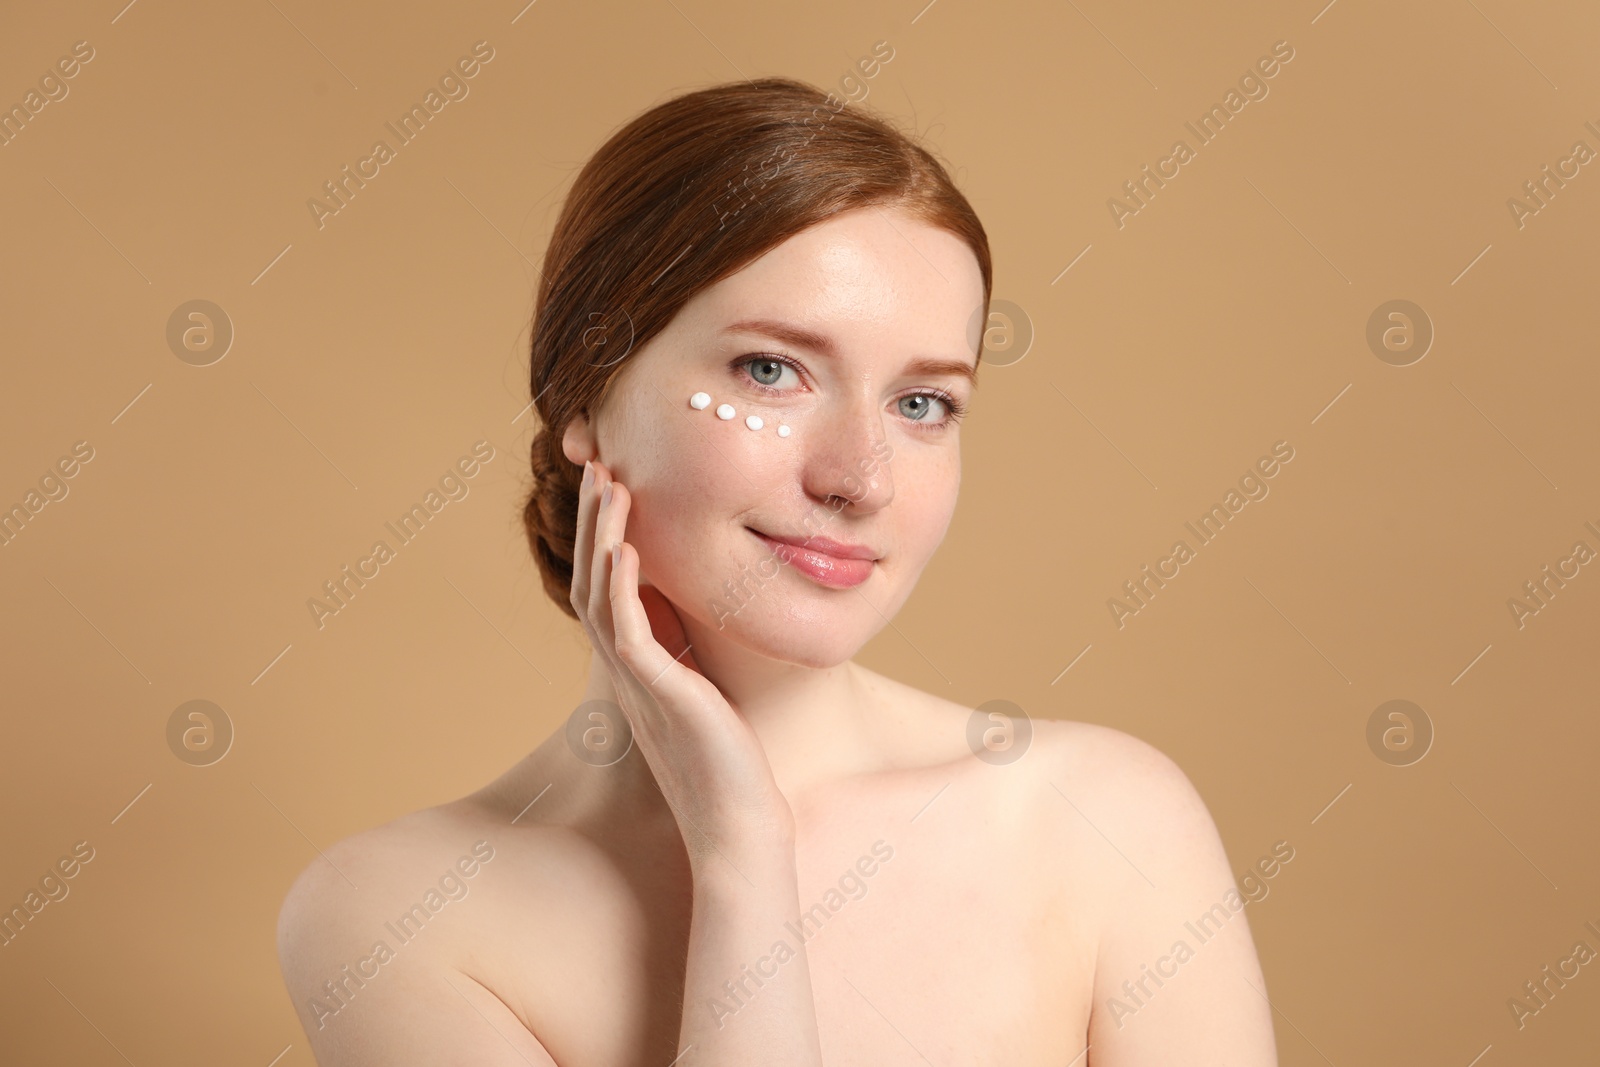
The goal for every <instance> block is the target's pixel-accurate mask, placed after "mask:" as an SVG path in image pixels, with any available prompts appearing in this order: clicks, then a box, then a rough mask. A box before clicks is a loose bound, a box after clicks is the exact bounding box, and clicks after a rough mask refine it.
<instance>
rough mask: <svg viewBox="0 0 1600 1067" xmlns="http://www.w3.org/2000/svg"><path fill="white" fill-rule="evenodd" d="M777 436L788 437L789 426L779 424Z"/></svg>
mask: <svg viewBox="0 0 1600 1067" xmlns="http://www.w3.org/2000/svg"><path fill="white" fill-rule="evenodd" d="M778 436H779V437H788V436H789V427H787V426H783V425H779V427H778Z"/></svg>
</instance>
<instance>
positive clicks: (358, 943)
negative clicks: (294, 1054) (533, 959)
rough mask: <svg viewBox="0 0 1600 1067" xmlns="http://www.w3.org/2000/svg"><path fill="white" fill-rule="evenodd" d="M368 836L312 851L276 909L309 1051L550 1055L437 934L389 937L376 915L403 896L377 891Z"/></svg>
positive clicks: (342, 1064) (425, 1056)
mask: <svg viewBox="0 0 1600 1067" xmlns="http://www.w3.org/2000/svg"><path fill="white" fill-rule="evenodd" d="M370 839H371V835H370V834H369V835H368V836H367V838H366V839H365V840H364V839H363V837H362V836H361V835H358V836H357V837H355V838H351V839H347V840H345V841H341V842H339V843H337V844H335V845H333V846H331V847H330V848H329V849H328V850H327V854H328V857H329V859H326V860H325V859H318V860H315V861H313V862H312V864H311V865H310V866H309V867H307V868H306V869H305V871H304V872H303V873H302V874H301V875H300V877H299V878H298V879H296V881H295V883H294V886H293V887H292V888H291V889H290V891H289V894H288V897H287V899H285V901H284V903H283V908H282V910H281V911H280V912H279V916H278V960H279V966H280V967H281V969H282V971H283V980H284V984H285V986H287V987H288V991H289V997H290V999H291V1000H292V1001H293V1002H294V1006H295V1012H296V1014H297V1015H298V1016H299V1017H300V1025H301V1027H302V1028H303V1029H304V1030H305V1032H306V1037H307V1038H308V1039H309V1041H310V1045H311V1052H312V1055H313V1056H314V1057H315V1058H316V1062H317V1063H318V1064H320V1065H321V1067H358V1065H362V1067H364V1065H368V1064H385V1065H392V1067H425V1065H426V1067H469V1065H470V1067H530V1065H531V1067H556V1061H555V1060H554V1059H553V1058H552V1057H551V1056H550V1054H549V1053H548V1052H546V1051H545V1048H544V1046H543V1045H542V1044H540V1043H539V1040H538V1038H536V1037H535V1036H534V1035H533V1034H532V1033H530V1032H529V1031H528V1029H527V1027H526V1026H524V1025H523V1024H522V1021H521V1020H520V1019H519V1018H518V1017H517V1016H516V1015H515V1014H514V1013H513V1012H512V1011H511V1009H510V1008H508V1007H507V1006H506V1005H505V1004H504V1003H503V1002H502V1001H501V1000H500V999H499V998H498V997H497V996H495V994H494V993H493V992H491V991H490V990H489V989H488V988H486V987H485V986H483V985H482V984H481V983H479V982H478V981H476V980H475V979H474V978H472V977H471V976H470V975H468V974H466V973H465V972H464V971H462V970H461V969H459V968H458V967H457V966H455V965H454V961H453V960H452V959H451V958H447V957H446V956H445V955H444V954H443V953H442V952H441V951H440V950H441V949H442V948H443V947H444V945H443V944H442V942H443V940H444V939H441V938H439V937H438V936H433V937H419V938H417V939H416V941H415V943H413V944H409V945H404V946H401V945H400V944H399V943H398V941H397V940H396V939H395V938H394V937H393V935H392V934H391V933H389V932H388V931H387V930H386V928H385V926H384V924H383V919H382V916H384V915H392V914H398V913H399V912H400V911H401V910H403V908H404V904H402V903H401V902H400V898H399V897H391V896H390V895H389V894H386V893H385V892H384V884H385V882H386V881H388V879H386V878H385V868H386V867H387V866H389V863H388V862H386V861H383V860H379V861H378V862H373V859H374V852H375V850H374V849H372V848H371V847H370V844H371V840H370ZM332 864H337V869H335V867H334V866H333V865H332ZM340 870H342V871H344V872H346V873H347V874H350V875H353V876H354V877H355V879H356V880H357V884H359V885H362V886H364V887H368V890H367V893H366V894H361V893H358V892H357V891H356V890H354V889H352V888H351V886H350V885H349V884H348V883H347V882H346V881H345V880H344V876H343V875H341V874H340V873H338V871H340ZM405 881H406V884H411V882H412V881H413V879H406V880H405ZM380 942H381V943H382V944H383V945H384V950H383V951H382V952H375V951H374V950H375V949H376V948H377V946H378V944H379V943H380Z"/></svg>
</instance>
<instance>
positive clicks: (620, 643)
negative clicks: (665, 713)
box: [611, 541, 686, 706]
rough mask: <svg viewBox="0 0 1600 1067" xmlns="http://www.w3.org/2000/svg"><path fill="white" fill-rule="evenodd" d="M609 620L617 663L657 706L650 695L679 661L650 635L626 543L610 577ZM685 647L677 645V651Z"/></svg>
mask: <svg viewBox="0 0 1600 1067" xmlns="http://www.w3.org/2000/svg"><path fill="white" fill-rule="evenodd" d="M658 595H659V594H658ZM668 610H669V611H670V610H671V609H670V608H669V609H668ZM611 618H612V631H613V639H612V640H613V645H612V647H613V648H614V649H615V650H616V653H617V659H618V660H619V661H620V662H621V663H622V664H623V666H624V667H626V668H627V671H628V673H629V674H631V675H632V677H633V679H634V680H635V683H636V684H637V685H638V687H639V688H640V689H642V690H643V691H644V693H645V694H646V695H648V696H649V697H650V700H649V702H648V703H649V704H654V703H656V702H657V701H656V700H655V697H654V694H653V692H652V691H653V690H657V689H658V688H659V687H660V686H661V685H662V683H663V681H664V680H668V679H670V676H671V674H672V673H673V671H674V670H675V669H676V668H678V667H679V666H680V664H681V660H679V659H677V658H676V657H675V656H674V655H673V653H671V652H669V651H667V649H666V648H665V647H664V646H663V645H662V644H661V642H659V641H657V640H656V637H655V634H654V633H653V632H652V629H651V625H650V618H649V616H648V615H647V614H646V612H645V606H644V603H643V601H642V600H640V598H639V553H638V550H637V549H635V548H634V547H633V546H632V545H630V544H628V543H627V542H626V541H623V542H620V543H619V550H618V553H617V563H616V566H615V567H614V568H613V571H612V576H611ZM680 633H681V630H680ZM684 647H686V646H684V645H681V644H680V645H679V648H680V650H681V649H683V648H684ZM646 706H648V704H647V705H646Z"/></svg>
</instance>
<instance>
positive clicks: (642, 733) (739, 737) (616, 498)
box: [572, 461, 794, 869]
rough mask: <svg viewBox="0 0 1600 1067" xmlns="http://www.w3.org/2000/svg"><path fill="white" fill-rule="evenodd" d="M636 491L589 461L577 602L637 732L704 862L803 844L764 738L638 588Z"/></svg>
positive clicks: (696, 861)
mask: <svg viewBox="0 0 1600 1067" xmlns="http://www.w3.org/2000/svg"><path fill="white" fill-rule="evenodd" d="M607 490H609V492H608V491H607ZM632 501H633V497H632V494H630V493H629V492H628V490H627V489H626V488H625V487H623V486H622V485H621V483H619V482H617V481H615V479H613V478H612V476H611V472H610V471H609V470H608V469H607V468H606V467H605V466H604V465H603V464H601V463H600V462H599V461H592V462H590V463H587V464H585V465H584V476H583V485H582V487H581V488H580V490H579V493H578V535H577V543H576V547H575V551H574V554H573V566H572V606H573V608H574V609H575V610H576V611H577V613H578V619H579V621H581V622H582V623H583V627H584V629H585V630H586V631H587V632H588V634H589V640H590V641H591V642H592V643H593V645H594V647H595V648H596V649H598V650H599V651H600V654H601V657H602V659H603V660H604V661H605V664H606V667H607V670H608V671H609V673H610V676H611V683H612V686H613V688H614V689H615V690H616V692H617V698H618V703H619V704H621V706H622V710H623V712H624V714H626V715H627V717H628V723H629V725H630V726H631V727H632V728H633V737H634V742H635V743H636V744H637V745H638V746H639V750H640V752H641V753H642V754H643V756H644V758H645V760H646V762H647V763H648V764H649V766H650V770H651V773H653V774H654V775H655V779H656V782H657V784H658V785H659V786H660V789H661V794H662V796H664V797H665V798H666V800H667V803H668V804H669V805H671V807H672V810H673V813H674V814H675V815H676V816H677V820H678V828H679V830H680V831H681V832H682V834H683V840H684V844H685V846H686V847H687V849H688V852H689V856H690V860H691V862H692V864H693V865H694V866H695V867H696V868H697V869H699V868H700V865H701V864H703V863H707V862H710V863H715V862H718V860H717V857H719V856H720V857H721V858H722V859H725V860H728V862H730V863H733V864H735V865H737V863H738V860H737V858H736V857H738V856H740V855H744V854H748V853H750V852H752V851H755V852H756V853H760V852H761V850H763V849H770V848H772V847H774V846H776V847H778V848H792V847H793V835H794V816H793V813H792V811H791V810H790V808H789V804H788V801H787V800H786V799H785V798H784V796H783V794H782V793H781V792H780V791H779V790H778V787H777V783H776V781H775V780H774V779H773V776H772V767H771V765H770V764H769V763H768V761H767V756H766V753H765V751H764V750H763V749H762V747H761V742H760V740H759V739H758V738H757V737H756V735H755V732H754V731H753V730H751V729H750V726H749V724H748V723H746V722H745V721H744V719H743V718H741V717H740V715H739V714H738V712H736V711H735V710H734V709H733V707H732V705H730V704H729V703H728V701H727V699H726V698H725V697H724V696H723V695H722V693H721V691H720V690H718V689H717V687H716V686H715V685H713V684H712V683H711V682H710V680H708V679H707V678H706V677H705V676H704V675H702V674H701V673H700V672H699V668H698V666H697V665H696V664H695V663H694V660H693V657H692V655H691V654H690V651H689V648H688V644H687V639H686V637H685V635H684V630H683V623H682V621H681V620H680V619H679V618H678V615H677V613H676V611H675V610H674V609H673V607H672V605H671V604H670V603H669V602H668V601H667V599H666V597H665V596H663V595H662V594H661V592H660V591H659V590H657V589H654V588H652V587H649V586H646V587H645V588H644V589H643V590H642V591H641V589H640V588H639V554H638V552H637V551H636V550H635V549H634V548H633V546H632V545H629V544H627V543H626V542H624V541H623V534H624V532H625V530H626V528H627V521H628V513H629V509H630V507H631V505H632ZM612 546H616V551H615V553H614V552H613V547H612ZM641 593H642V594H643V595H642V596H641ZM646 598H648V607H647V605H646Z"/></svg>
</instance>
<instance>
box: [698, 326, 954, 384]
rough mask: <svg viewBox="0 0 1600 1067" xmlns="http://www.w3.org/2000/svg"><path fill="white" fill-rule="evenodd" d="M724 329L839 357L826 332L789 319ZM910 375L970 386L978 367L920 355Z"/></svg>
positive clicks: (910, 367) (724, 331)
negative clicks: (945, 378) (946, 378)
mask: <svg viewBox="0 0 1600 1067" xmlns="http://www.w3.org/2000/svg"><path fill="white" fill-rule="evenodd" d="M722 332H723V333H725V334H726V333H756V334H761V335H763V336H765V337H771V338H773V339H774V340H777V341H782V342H783V343H785V344H790V345H794V346H796V347H798V348H809V349H811V350H812V351H813V352H820V353H822V354H823V355H825V356H827V357H829V358H830V359H838V358H839V347H838V346H837V345H835V344H834V343H833V338H831V337H829V336H828V335H827V334H823V333H818V332H817V331H816V330H811V329H807V328H806V327H804V326H797V325H795V324H794V323H790V322H780V321H778V320H776V319H740V320H739V321H738V322H734V323H730V324H729V325H727V326H725V327H723V330H722ZM906 373H907V374H909V375H922V374H933V375H938V374H948V375H952V376H954V377H957V378H962V379H965V380H966V381H967V382H968V383H969V384H970V385H971V386H972V387H973V388H977V385H978V368H977V366H976V365H975V364H973V363H968V362H966V361H965V360H959V359H937V358H934V357H931V356H923V357H920V358H918V359H914V360H912V361H911V362H910V363H909V364H907V366H906Z"/></svg>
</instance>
